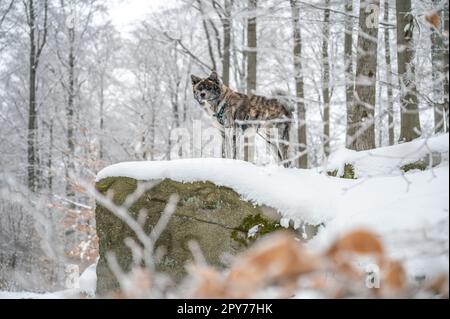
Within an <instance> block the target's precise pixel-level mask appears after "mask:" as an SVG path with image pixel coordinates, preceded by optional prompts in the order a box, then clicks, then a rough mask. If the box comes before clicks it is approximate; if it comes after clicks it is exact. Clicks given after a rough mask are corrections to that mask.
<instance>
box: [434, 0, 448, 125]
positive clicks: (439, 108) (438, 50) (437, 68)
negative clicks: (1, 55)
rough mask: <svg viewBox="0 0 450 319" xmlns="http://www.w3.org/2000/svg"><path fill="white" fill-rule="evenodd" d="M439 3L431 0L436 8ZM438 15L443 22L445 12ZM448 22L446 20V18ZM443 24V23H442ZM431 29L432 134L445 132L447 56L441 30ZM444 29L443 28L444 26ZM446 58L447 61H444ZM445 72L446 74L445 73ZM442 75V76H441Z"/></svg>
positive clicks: (442, 11)
mask: <svg viewBox="0 0 450 319" xmlns="http://www.w3.org/2000/svg"><path fill="white" fill-rule="evenodd" d="M438 4H439V1H437V0H433V5H434V6H437V5H438ZM439 13H440V15H441V16H442V17H443V18H444V21H445V17H444V15H445V10H441V11H440V12H439ZM447 20H448V18H447ZM444 24H445V22H444ZM439 27H440V29H439V30H438V29H434V28H433V29H432V30H431V31H432V33H431V64H432V75H433V100H434V132H435V133H442V132H444V131H445V120H444V118H445V92H444V87H445V82H446V80H447V76H446V74H448V56H446V55H445V51H446V46H445V43H444V41H443V39H442V35H441V34H442V31H443V30H442V28H441V26H439ZM444 27H445V26H444ZM447 50H448V49H447ZM446 58H447V60H446ZM445 70H447V72H445ZM442 75H444V76H442Z"/></svg>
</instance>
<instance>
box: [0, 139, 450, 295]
mask: <svg viewBox="0 0 450 319" xmlns="http://www.w3.org/2000/svg"><path fill="white" fill-rule="evenodd" d="M448 138H449V135H448V134H445V135H441V136H437V137H433V138H430V139H422V140H416V141H414V142H412V143H405V144H401V145H396V146H392V147H386V148H381V149H377V150H373V151H368V152H353V151H348V150H346V151H339V152H337V154H333V156H331V158H330V161H329V163H328V166H327V170H330V169H338V170H339V169H341V168H342V167H343V165H344V164H345V163H351V164H352V165H353V166H354V168H355V172H356V173H357V176H358V177H359V178H358V179H357V180H348V179H342V178H336V177H330V176H327V174H326V173H319V172H318V170H317V169H310V170H302V169H286V168H282V167H278V166H273V165H272V166H256V165H253V164H250V163H247V162H242V161H236V160H226V159H186V160H176V161H159V162H128V163H120V164H116V165H112V166H109V167H107V168H105V169H103V170H102V171H101V172H99V174H98V176H97V180H101V179H104V178H107V177H112V176H125V177H131V178H135V179H138V180H158V179H164V178H170V179H173V180H175V181H180V182H186V183H188V182H194V181H211V182H213V183H215V184H217V185H220V186H226V187H230V188H232V189H234V190H235V191H236V192H237V193H239V194H241V196H242V198H243V199H245V200H248V201H251V202H254V203H255V204H262V205H267V206H270V207H273V208H275V209H277V210H278V211H279V212H280V214H281V215H282V218H283V224H288V222H287V221H289V220H292V221H293V222H294V224H295V225H300V222H301V221H305V222H308V223H311V224H320V223H324V225H325V226H324V227H322V228H321V229H320V231H319V233H318V235H317V236H316V237H315V238H313V239H312V240H311V241H310V242H309V243H308V245H309V246H311V247H312V248H314V249H317V250H322V249H325V248H327V247H328V245H329V244H330V243H331V242H332V241H333V240H334V239H335V238H336V237H337V236H339V235H340V234H343V233H345V232H347V231H349V230H351V229H355V228H366V229H370V230H373V231H375V232H376V233H377V234H379V236H380V238H381V239H382V241H383V242H384V244H385V246H386V248H387V250H388V254H389V255H390V256H392V257H393V258H395V259H399V260H401V261H403V263H404V265H405V266H406V270H407V273H408V275H409V277H410V278H411V279H414V278H419V277H424V276H426V277H427V278H431V277H433V276H435V275H438V274H441V273H442V272H445V273H447V274H448V272H449V161H448V151H449V142H448ZM431 152H438V153H441V154H443V156H442V161H441V163H440V164H439V165H438V166H437V167H434V168H432V169H428V170H425V171H411V172H408V173H402V172H401V171H400V169H399V168H400V166H402V165H404V164H407V163H411V162H414V161H416V160H418V159H421V158H423V157H424V156H426V155H427V154H429V153H431ZM93 269H94V270H93ZM85 274H86V275H85ZM83 275H84V276H85V277H86V283H88V284H83V285H84V286H88V288H85V291H89V292H90V293H92V289H93V288H94V287H95V285H94V284H93V283H95V278H94V275H95V268H92V269H88V270H87V272H85V273H84V274H83ZM93 278H94V279H93ZM2 297H3V298H5V297H7V298H14V297H19V298H35V297H43V298H60V297H66V296H65V295H64V292H63V294H61V293H57V294H47V295H35V294H24V295H20V294H17V295H14V294H7V295H5V293H3V294H2V293H0V298H2Z"/></svg>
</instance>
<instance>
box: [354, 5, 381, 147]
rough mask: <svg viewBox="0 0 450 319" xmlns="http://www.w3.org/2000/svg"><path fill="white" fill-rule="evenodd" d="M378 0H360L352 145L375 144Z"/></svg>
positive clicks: (372, 145) (365, 145)
mask: <svg viewBox="0 0 450 319" xmlns="http://www.w3.org/2000/svg"><path fill="white" fill-rule="evenodd" d="M379 4H380V3H379V0H368V1H365V0H361V7H360V12H359V33H358V57H357V62H356V79H355V93H354V101H353V103H354V105H353V107H354V109H353V112H354V113H353V116H352V120H353V123H352V125H354V127H355V129H356V132H355V135H354V136H353V139H354V143H352V145H351V146H352V148H353V149H355V150H358V151H361V150H369V149H373V148H375V125H374V120H375V100H376V96H375V95H376V93H375V92H376V77H377V49H378V16H377V13H378V11H377V8H379Z"/></svg>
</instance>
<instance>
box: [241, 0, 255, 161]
mask: <svg viewBox="0 0 450 319" xmlns="http://www.w3.org/2000/svg"><path fill="white" fill-rule="evenodd" d="M256 8H257V0H248V11H249V18H248V21H247V50H248V51H247V94H248V95H249V96H250V95H252V94H254V93H255V92H256V70H257V68H256V67H257V52H256V50H257V35H256V30H257V29H256ZM254 144H255V143H254V138H251V137H244V160H245V161H251V160H252V158H253V154H254V146H255V145H254Z"/></svg>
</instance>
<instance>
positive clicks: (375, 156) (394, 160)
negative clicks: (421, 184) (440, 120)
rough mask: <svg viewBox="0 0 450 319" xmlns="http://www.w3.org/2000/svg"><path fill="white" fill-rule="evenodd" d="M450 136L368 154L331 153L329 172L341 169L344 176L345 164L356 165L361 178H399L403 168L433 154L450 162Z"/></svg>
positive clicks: (398, 145)
mask: <svg viewBox="0 0 450 319" xmlns="http://www.w3.org/2000/svg"><path fill="white" fill-rule="evenodd" d="M448 137H449V136H448V134H442V135H436V136H432V137H430V138H423V139H417V140H415V141H412V142H409V143H403V144H397V145H393V146H388V147H382V148H377V149H374V150H369V151H364V152H356V151H352V150H349V149H347V148H345V147H343V148H341V149H339V150H338V151H336V152H334V153H333V154H331V156H330V158H329V160H328V163H327V165H326V168H327V171H334V170H337V171H338V174H337V175H338V176H342V174H343V170H344V165H345V164H352V165H353V167H354V168H355V174H356V177H358V178H361V177H369V176H380V175H399V174H401V173H402V172H401V171H400V168H401V167H402V166H403V165H405V164H409V163H413V162H415V161H418V160H421V159H424V158H425V157H426V156H427V155H428V154H430V153H433V152H436V153H439V154H441V155H442V158H441V160H442V161H446V162H448V145H449V144H448V143H449V140H448Z"/></svg>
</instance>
